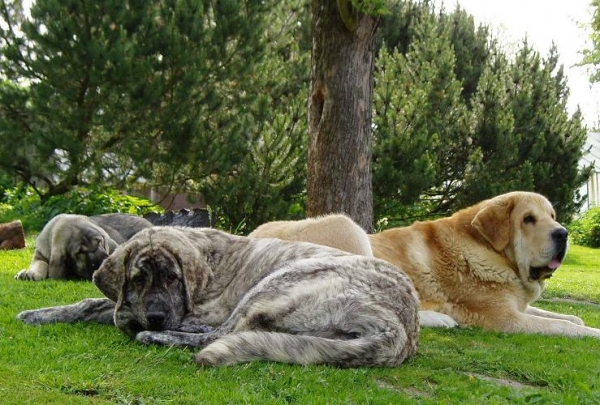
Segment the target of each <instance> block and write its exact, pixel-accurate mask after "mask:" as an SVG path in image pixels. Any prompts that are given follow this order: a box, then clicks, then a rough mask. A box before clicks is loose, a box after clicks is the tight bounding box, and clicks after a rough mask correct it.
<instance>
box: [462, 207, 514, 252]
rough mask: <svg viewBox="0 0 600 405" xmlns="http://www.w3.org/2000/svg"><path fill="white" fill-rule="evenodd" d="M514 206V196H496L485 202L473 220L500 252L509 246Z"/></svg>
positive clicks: (478, 229)
mask: <svg viewBox="0 0 600 405" xmlns="http://www.w3.org/2000/svg"><path fill="white" fill-rule="evenodd" d="M513 207H514V201H513V200H512V198H494V199H491V200H488V201H487V202H486V203H484V204H483V205H482V207H481V209H480V210H479V212H478V213H477V214H476V215H475V217H474V218H473V221H471V225H472V226H473V228H475V229H477V231H478V232H479V233H480V234H481V236H483V237H484V238H485V240H487V241H488V242H489V243H490V244H491V245H492V247H493V248H494V250H496V251H498V252H500V251H502V250H504V249H506V247H507V246H508V242H509V240H510V214H511V212H512V209H513Z"/></svg>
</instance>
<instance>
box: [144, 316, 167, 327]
mask: <svg viewBox="0 0 600 405" xmlns="http://www.w3.org/2000/svg"><path fill="white" fill-rule="evenodd" d="M146 319H147V320H148V324H149V326H150V329H152V330H161V329H162V326H163V324H164V322H165V314H163V313H162V312H149V313H148V314H147V315H146Z"/></svg>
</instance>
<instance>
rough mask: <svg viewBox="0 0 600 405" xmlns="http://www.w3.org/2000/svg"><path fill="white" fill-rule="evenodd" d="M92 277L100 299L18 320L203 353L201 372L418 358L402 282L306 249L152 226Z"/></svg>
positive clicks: (356, 260)
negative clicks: (263, 364) (90, 325)
mask: <svg viewBox="0 0 600 405" xmlns="http://www.w3.org/2000/svg"><path fill="white" fill-rule="evenodd" d="M93 279H94V282H95V283H96V285H97V286H98V288H99V289H100V290H101V291H102V292H103V293H104V294H105V295H106V296H107V297H108V298H104V299H87V300H84V301H81V302H79V303H77V304H73V305H67V306H60V307H51V308H45V309H38V310H31V311H24V312H22V313H20V314H19V315H18V318H19V319H21V320H23V321H24V322H26V323H30V324H39V323H47V322H77V321H82V320H85V321H96V322H103V323H112V322H114V324H116V326H117V327H119V328H120V329H121V330H123V331H124V332H125V333H127V334H128V335H130V336H132V337H135V338H136V339H137V340H138V341H140V342H142V343H146V344H163V345H177V346H187V347H200V346H206V347H204V348H203V349H202V350H201V351H200V352H199V353H198V354H197V356H196V361H197V362H198V363H200V364H203V365H225V364H232V363H238V362H245V361H251V360H272V361H279V362H289V363H299V364H313V363H326V364H333V365H338V366H342V367H353V366H396V365H399V364H400V363H402V362H403V361H404V360H405V359H406V358H407V357H409V356H411V355H414V354H415V353H416V351H417V346H418V343H417V342H418V334H419V323H418V305H419V304H418V298H417V296H416V293H415V290H414V288H413V286H412V284H411V282H410V280H409V279H408V277H407V276H406V275H405V274H404V273H403V272H401V271H400V270H399V269H397V268H395V267H394V266H393V265H391V264H389V263H387V262H384V261H382V260H377V259H374V258H370V257H364V256H358V255H351V254H348V253H346V252H342V251H340V250H337V249H331V248H328V247H324V246H319V245H316V244H310V243H291V242H285V241H281V240H278V239H253V238H247V237H241V236H234V235H230V234H227V233H225V232H221V231H217V230H214V229H194V228H177V227H155V228H151V229H146V230H143V231H141V232H140V233H138V234H137V235H135V236H134V237H132V238H131V239H130V240H129V241H128V242H126V243H124V244H123V245H121V246H120V247H119V248H118V249H117V250H116V251H115V252H114V253H113V254H112V255H111V256H110V257H109V258H108V259H106V260H105V261H104V263H103V264H102V266H101V267H100V269H99V270H98V271H96V272H95V273H94V278H93ZM213 328H214V329H213Z"/></svg>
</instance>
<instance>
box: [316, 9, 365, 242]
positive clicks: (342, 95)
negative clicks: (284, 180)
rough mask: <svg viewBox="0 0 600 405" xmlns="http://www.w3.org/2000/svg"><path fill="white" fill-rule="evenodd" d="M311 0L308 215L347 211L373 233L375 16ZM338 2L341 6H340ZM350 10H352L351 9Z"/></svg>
mask: <svg viewBox="0 0 600 405" xmlns="http://www.w3.org/2000/svg"><path fill="white" fill-rule="evenodd" d="M344 3H345V4H346V6H347V7H349V3H350V0H346V1H338V2H336V1H335V0H313V1H312V36H313V42H312V72H311V84H310V96H309V102H308V104H309V105H308V117H309V118H308V119H309V148H308V179H307V181H308V184H307V194H308V215H309V216H317V215H323V214H328V213H332V212H343V213H346V214H347V215H349V216H350V217H351V218H352V219H354V220H355V221H356V222H357V223H358V224H359V225H361V226H362V227H363V228H364V229H365V230H367V231H368V232H372V231H373V192H372V185H371V121H372V111H371V106H372V97H373V60H374V49H375V31H376V27H377V21H376V18H374V17H372V16H369V15H364V14H359V15H352V16H348V15H347V14H346V15H344V17H345V18H344V19H342V14H341V13H340V9H342V10H341V11H342V13H343V12H344V10H343V8H344V7H343V4H344ZM338 4H340V6H339V8H338ZM346 11H347V9H346Z"/></svg>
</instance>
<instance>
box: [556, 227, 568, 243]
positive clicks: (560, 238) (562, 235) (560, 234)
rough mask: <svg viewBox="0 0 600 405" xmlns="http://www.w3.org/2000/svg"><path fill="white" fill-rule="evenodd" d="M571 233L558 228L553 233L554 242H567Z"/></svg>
mask: <svg viewBox="0 0 600 405" xmlns="http://www.w3.org/2000/svg"><path fill="white" fill-rule="evenodd" d="M568 236H569V232H568V231H567V230H566V229H565V228H558V229H556V230H555V231H554V232H552V240H554V241H556V242H566V241H567V237H568Z"/></svg>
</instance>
